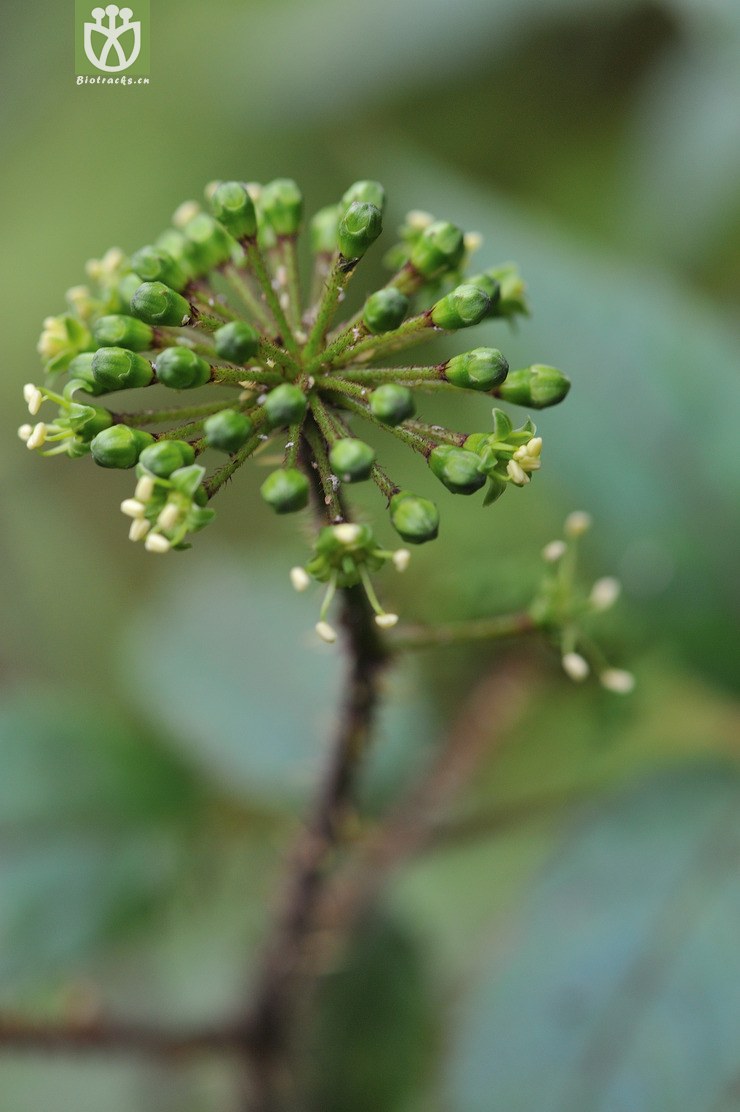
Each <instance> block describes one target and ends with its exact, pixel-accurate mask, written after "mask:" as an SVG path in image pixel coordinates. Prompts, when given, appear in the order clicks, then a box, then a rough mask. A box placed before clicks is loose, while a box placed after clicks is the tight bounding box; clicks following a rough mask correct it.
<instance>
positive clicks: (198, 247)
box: [184, 212, 234, 274]
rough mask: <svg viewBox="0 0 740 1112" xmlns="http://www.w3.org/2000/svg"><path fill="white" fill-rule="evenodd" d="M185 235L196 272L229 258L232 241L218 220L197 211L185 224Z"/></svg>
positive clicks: (209, 268)
mask: <svg viewBox="0 0 740 1112" xmlns="http://www.w3.org/2000/svg"><path fill="white" fill-rule="evenodd" d="M184 231H185V235H186V237H187V238H188V240H189V241H190V243H191V244H192V245H193V249H194V255H195V259H196V267H197V270H196V273H198V274H205V273H206V272H207V271H209V270H213V269H214V267H217V266H220V265H221V263H225V262H226V261H227V260H228V259H230V258H231V252H232V251H233V249H234V241H233V240H232V238H231V236H230V235H229V233H228V232H227V231H226V229H225V228H223V227H222V226H221V225H220V224H219V222H218V220H214V219H213V217H212V216H209V215H208V213H207V212H199V213H198V215H197V216H194V217H193V218H192V220H189V221H188V223H187V224H186V225H185V229H184Z"/></svg>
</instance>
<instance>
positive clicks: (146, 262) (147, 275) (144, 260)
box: [131, 246, 189, 292]
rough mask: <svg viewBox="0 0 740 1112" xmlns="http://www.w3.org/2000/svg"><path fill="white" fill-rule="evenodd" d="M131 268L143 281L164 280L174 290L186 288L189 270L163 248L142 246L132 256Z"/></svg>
mask: <svg viewBox="0 0 740 1112" xmlns="http://www.w3.org/2000/svg"><path fill="white" fill-rule="evenodd" d="M131 269H132V270H133V271H134V274H137V275H138V276H139V278H140V279H141V281H142V282H164V284H165V286H169V287H170V288H171V289H173V290H178V292H179V291H180V290H184V289H185V287H186V286H187V284H188V280H189V277H188V273H187V271H186V270H185V269H184V268H183V267H182V266H181V265H180V263H179V262H177V261H176V260H175V259H173V258H172V256H171V255H169V254H168V253H167V251H165V250H164V249H163V248H158V247H149V246H147V247H141V248H140V249H139V250H138V251H136V252H134V254H133V255H132V256H131Z"/></svg>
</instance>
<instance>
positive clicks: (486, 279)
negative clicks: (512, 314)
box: [465, 272, 501, 317]
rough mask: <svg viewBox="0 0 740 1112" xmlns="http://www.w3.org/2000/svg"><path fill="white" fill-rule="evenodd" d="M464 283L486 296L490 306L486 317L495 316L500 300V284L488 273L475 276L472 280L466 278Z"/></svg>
mask: <svg viewBox="0 0 740 1112" xmlns="http://www.w3.org/2000/svg"><path fill="white" fill-rule="evenodd" d="M465 281H466V282H467V283H468V284H469V285H471V286H478V288H479V289H481V290H483V292H484V293H487V294H488V297H489V298H490V301H491V306H490V308H489V310H488V312H487V313H486V316H488V317H494V316H497V315H498V314H497V313H496V309H497V307H498V303H499V301H500V299H501V284H500V283H499V282H498V281H497V279H496V278H494V277H493V275H492V274H491V273H490V272H486V273H485V274H476V275H475V276H474V277H473V278H466V279H465Z"/></svg>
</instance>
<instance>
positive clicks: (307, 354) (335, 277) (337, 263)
mask: <svg viewBox="0 0 740 1112" xmlns="http://www.w3.org/2000/svg"><path fill="white" fill-rule="evenodd" d="M356 263H357V259H352V260H348V259H345V258H344V256H343V255H341V254H337V255H335V257H334V259H333V260H332V266H331V270H330V271H329V275H328V277H327V279H326V283H325V285H324V288H323V290H322V293H321V299H320V300H319V304H318V308H317V310H316V319H315V320H314V322H313V325H312V326H311V331H310V332H309V334H308V340H307V341H306V346H305V348H304V351H303V354H304V360H305V362H306V365H307V368H308V369H309V370H310V369H312V363H311V360H312V359H313V358H314V356H316V354H317V352H318V350H319V347H320V346H321V342H322V340H323V339H324V336H325V335H326V331H327V329H328V328H329V325H330V324H331V322H332V320H333V318H334V314H335V313H336V311H337V306H338V305H339V302H340V301H341V300H342V297H343V296H344V291H345V290H346V288H347V285H348V283H349V281H350V279H351V277H352V275H353V274H354V270H355V264H356ZM322 361H323V360H322Z"/></svg>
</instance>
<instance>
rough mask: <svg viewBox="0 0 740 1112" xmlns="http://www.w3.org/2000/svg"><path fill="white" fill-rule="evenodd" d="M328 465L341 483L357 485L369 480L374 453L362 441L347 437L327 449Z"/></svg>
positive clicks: (336, 441)
mask: <svg viewBox="0 0 740 1112" xmlns="http://www.w3.org/2000/svg"><path fill="white" fill-rule="evenodd" d="M329 463H330V464H331V469H332V471H333V472H334V474H335V475H337V476H338V477H339V478H340V479H341V480H342V482H343V483H359V482H362V481H363V479H369V478H370V472H371V471H372V468H373V464H374V463H375V452H374V451H373V449H372V448H371V447H370V445H369V444H366V443H365V441H364V440H356V439H355V438H354V437H350V436H347V437H344V438H342V439H341V440H335V441H334V443H333V444H332V446H331V448H330V449H329Z"/></svg>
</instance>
